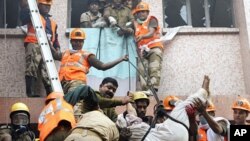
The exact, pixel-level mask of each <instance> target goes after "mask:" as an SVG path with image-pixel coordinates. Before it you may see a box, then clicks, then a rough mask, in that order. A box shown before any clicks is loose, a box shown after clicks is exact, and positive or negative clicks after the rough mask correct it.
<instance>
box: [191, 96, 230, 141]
mask: <svg viewBox="0 0 250 141" xmlns="http://www.w3.org/2000/svg"><path fill="white" fill-rule="evenodd" d="M201 103H202V102H201V100H199V99H196V100H195V103H194V104H195V107H196V108H197V110H198V111H199V113H200V115H199V119H200V124H199V130H198V141H226V140H227V135H228V130H229V126H230V123H229V121H228V120H227V119H225V118H223V117H215V106H214V104H213V103H209V105H208V107H206V105H203V104H201Z"/></svg>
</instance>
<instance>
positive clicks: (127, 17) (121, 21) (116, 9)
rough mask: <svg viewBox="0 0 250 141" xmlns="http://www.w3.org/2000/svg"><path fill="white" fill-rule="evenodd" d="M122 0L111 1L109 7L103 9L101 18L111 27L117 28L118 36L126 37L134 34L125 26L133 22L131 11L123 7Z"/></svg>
mask: <svg viewBox="0 0 250 141" xmlns="http://www.w3.org/2000/svg"><path fill="white" fill-rule="evenodd" d="M123 3H124V0H112V4H111V6H109V7H107V8H105V9H104V12H103V17H104V19H105V20H106V21H107V23H110V26H111V27H117V29H116V30H117V34H118V35H119V36H123V35H125V36H128V35H132V34H133V33H134V31H133V29H132V28H131V27H129V26H127V24H129V23H131V22H133V21H134V17H133V15H132V13H131V9H129V8H128V7H127V6H124V5H123Z"/></svg>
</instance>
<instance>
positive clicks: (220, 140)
mask: <svg viewBox="0 0 250 141" xmlns="http://www.w3.org/2000/svg"><path fill="white" fill-rule="evenodd" d="M214 120H215V121H222V120H223V121H225V122H226V123H227V129H229V126H230V123H229V121H228V120H227V119H225V118H223V117H215V118H214ZM207 140H208V141H224V136H221V135H218V134H216V133H214V131H213V130H212V129H211V128H209V129H208V130H207Z"/></svg>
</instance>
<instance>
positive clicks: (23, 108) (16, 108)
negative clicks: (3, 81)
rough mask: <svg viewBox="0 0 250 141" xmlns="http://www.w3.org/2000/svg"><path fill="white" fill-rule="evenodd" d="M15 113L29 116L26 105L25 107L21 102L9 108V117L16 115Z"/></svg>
mask: <svg viewBox="0 0 250 141" xmlns="http://www.w3.org/2000/svg"><path fill="white" fill-rule="evenodd" d="M16 112H25V113H27V114H28V116H30V113H29V108H28V106H27V105H25V104H24V103H22V102H17V103H15V104H13V105H12V106H11V113H10V117H11V116H12V114H14V113H16Z"/></svg>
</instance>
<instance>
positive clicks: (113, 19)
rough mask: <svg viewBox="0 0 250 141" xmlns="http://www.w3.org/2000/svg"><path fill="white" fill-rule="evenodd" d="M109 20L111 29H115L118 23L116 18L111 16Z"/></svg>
mask: <svg viewBox="0 0 250 141" xmlns="http://www.w3.org/2000/svg"><path fill="white" fill-rule="evenodd" d="M108 19H109V23H110V26H111V27H113V26H115V25H116V24H117V21H116V19H115V18H114V17H112V16H109V18H108Z"/></svg>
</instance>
